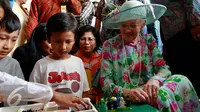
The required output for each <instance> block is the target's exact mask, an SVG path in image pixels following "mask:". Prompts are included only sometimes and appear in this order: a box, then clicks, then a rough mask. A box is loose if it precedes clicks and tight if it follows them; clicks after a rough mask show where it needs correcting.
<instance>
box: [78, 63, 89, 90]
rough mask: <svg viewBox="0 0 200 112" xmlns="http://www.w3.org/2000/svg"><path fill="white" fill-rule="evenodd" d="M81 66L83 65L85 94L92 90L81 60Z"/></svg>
mask: <svg viewBox="0 0 200 112" xmlns="http://www.w3.org/2000/svg"><path fill="white" fill-rule="evenodd" d="M80 65H81V73H82V74H81V75H82V76H83V92H85V91H89V90H90V88H89V84H88V80H87V75H86V72H85V68H84V66H83V62H82V60H80Z"/></svg>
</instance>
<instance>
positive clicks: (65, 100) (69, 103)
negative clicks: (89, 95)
mask: <svg viewBox="0 0 200 112" xmlns="http://www.w3.org/2000/svg"><path fill="white" fill-rule="evenodd" d="M52 101H55V102H56V103H57V104H58V105H60V106H65V107H74V108H76V109H77V110H80V109H79V107H80V105H82V106H83V107H84V108H85V109H87V108H88V106H89V102H88V101H84V100H83V99H82V98H79V97H75V96H73V95H72V94H64V93H60V92H56V91H54V95H53V98H52ZM79 104H80V105H79Z"/></svg>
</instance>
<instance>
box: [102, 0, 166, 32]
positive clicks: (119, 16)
mask: <svg viewBox="0 0 200 112" xmlns="http://www.w3.org/2000/svg"><path fill="white" fill-rule="evenodd" d="M166 10H167V8H166V7H165V6H164V5H160V4H143V3H142V2H139V1H137V0H132V1H127V2H125V3H124V4H123V5H122V6H120V7H119V8H117V10H115V11H113V13H112V15H111V16H109V17H107V18H106V19H105V20H104V21H103V25H104V27H105V28H108V29H119V28H120V23H121V22H124V21H128V20H135V19H144V20H146V24H150V23H153V22H154V21H156V20H158V19H159V18H160V17H161V16H162V15H163V14H164V13H165V12H166Z"/></svg>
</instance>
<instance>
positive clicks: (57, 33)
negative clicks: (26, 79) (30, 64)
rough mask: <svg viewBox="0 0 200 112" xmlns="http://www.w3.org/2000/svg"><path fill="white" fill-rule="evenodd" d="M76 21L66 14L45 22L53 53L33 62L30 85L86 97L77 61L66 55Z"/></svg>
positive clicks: (84, 80) (84, 79)
mask: <svg viewBox="0 0 200 112" xmlns="http://www.w3.org/2000/svg"><path fill="white" fill-rule="evenodd" d="M76 28H77V20H76V19H75V17H74V16H72V15H71V14H70V13H67V14H66V13H57V14H55V15H53V16H52V17H50V19H49V20H48V22H47V36H48V41H49V42H50V43H51V46H52V49H53V53H52V54H50V55H48V56H46V57H44V58H42V59H40V60H39V61H37V62H36V64H35V66H34V68H33V71H32V73H31V76H30V81H33V82H37V83H42V84H45V85H48V86H50V87H52V88H53V89H55V90H56V91H61V92H65V93H72V94H73V95H74V96H77V97H85V96H87V91H89V86H88V80H87V76H86V73H85V70H84V66H83V62H82V60H81V59H80V58H78V57H75V56H72V55H70V54H68V53H69V52H70V51H71V49H72V46H73V45H74V43H75V32H76Z"/></svg>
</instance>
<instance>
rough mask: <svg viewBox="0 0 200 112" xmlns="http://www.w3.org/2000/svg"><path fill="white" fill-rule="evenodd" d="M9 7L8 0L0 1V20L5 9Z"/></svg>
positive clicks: (5, 11)
mask: <svg viewBox="0 0 200 112" xmlns="http://www.w3.org/2000/svg"><path fill="white" fill-rule="evenodd" d="M7 9H8V10H7ZM9 9H10V6H9V1H7V0H1V1H0V22H1V21H2V20H3V19H4V16H5V14H6V13H7V11H10V10H9Z"/></svg>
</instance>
